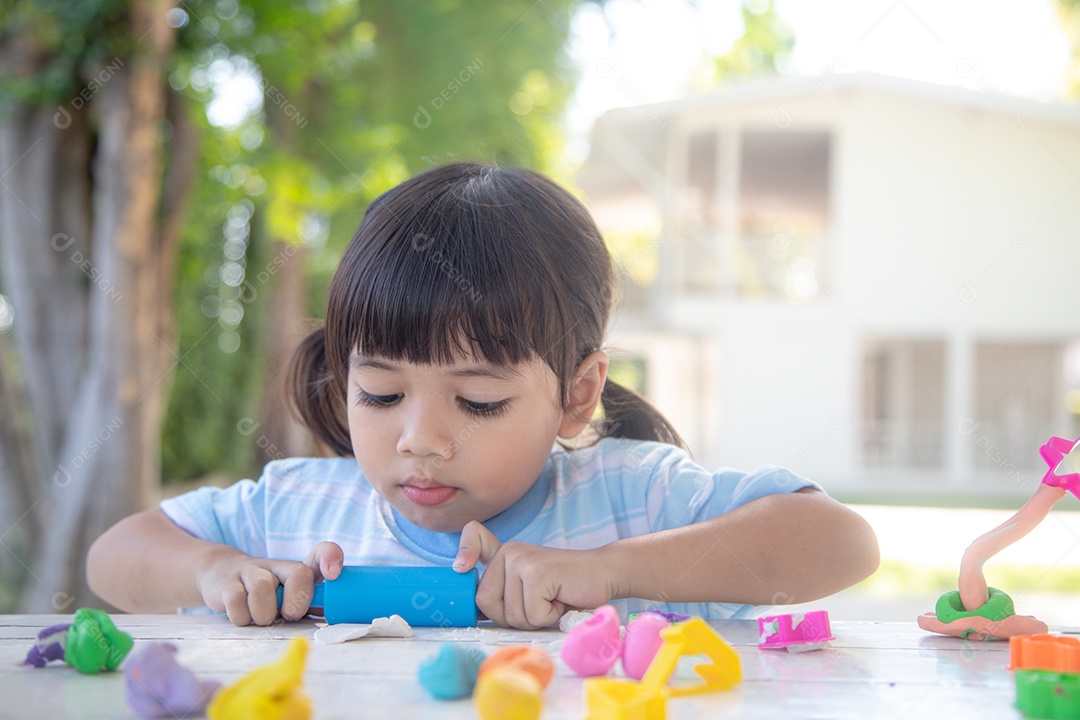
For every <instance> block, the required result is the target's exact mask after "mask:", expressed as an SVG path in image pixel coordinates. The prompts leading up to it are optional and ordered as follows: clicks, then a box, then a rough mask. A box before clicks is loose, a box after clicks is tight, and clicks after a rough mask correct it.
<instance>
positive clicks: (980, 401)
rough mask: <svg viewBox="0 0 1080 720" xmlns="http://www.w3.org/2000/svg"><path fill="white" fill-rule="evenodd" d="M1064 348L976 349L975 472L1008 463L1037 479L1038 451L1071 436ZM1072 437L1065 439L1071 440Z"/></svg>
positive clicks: (986, 345)
mask: <svg viewBox="0 0 1080 720" xmlns="http://www.w3.org/2000/svg"><path fill="white" fill-rule="evenodd" d="M1065 379H1066V378H1065V345H1064V344H1063V343H1052V342H1050V343H1024V342H980V343H976V345H975V418H974V419H975V421H976V422H977V423H978V426H977V427H978V432H977V433H976V435H977V436H978V437H980V438H981V439H982V441H981V443H980V447H985V448H990V447H991V446H992V447H993V448H994V452H976V453H975V468H976V469H978V470H997V469H1000V468H1001V467H1002V465H1003V464H1005V463H1009V464H1011V465H1013V466H1015V467H1017V468H1019V469H1022V470H1027V471H1031V472H1033V473H1034V474H1035V475H1037V476H1038V477H1040V478H1041V477H1042V474H1043V472H1045V470H1046V466H1045V465H1044V464H1043V461H1042V458H1041V457H1040V456H1039V446H1041V445H1042V444H1043V443H1045V442H1046V441H1047V439H1048V438H1049V437H1050V436H1051V435H1067V434H1068V433H1069V432H1071V431H1072V430H1073V427H1072V423H1070V422H1069V418H1068V416H1067V415H1068V414H1067V412H1066V401H1065V398H1066V397H1067V394H1066V388H1065ZM1073 437H1075V436H1072V437H1070V439H1073Z"/></svg>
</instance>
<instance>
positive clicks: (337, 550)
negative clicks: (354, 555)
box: [304, 542, 345, 582]
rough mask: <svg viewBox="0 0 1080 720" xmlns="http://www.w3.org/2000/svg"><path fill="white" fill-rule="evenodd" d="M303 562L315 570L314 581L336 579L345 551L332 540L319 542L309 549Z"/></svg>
mask: <svg viewBox="0 0 1080 720" xmlns="http://www.w3.org/2000/svg"><path fill="white" fill-rule="evenodd" d="M304 564H305V565H307V566H308V567H310V568H311V569H312V570H314V571H315V582H318V581H320V580H323V579H325V580H336V579H337V576H338V575H340V574H341V567H342V565H344V564H345V553H344V551H342V549H341V546H340V545H338V544H337V543H334V542H321V543H319V544H318V545H316V546H315V547H314V548H312V549H311V552H310V553H308V556H307V560H305V561H304Z"/></svg>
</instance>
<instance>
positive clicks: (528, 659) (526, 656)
mask: <svg viewBox="0 0 1080 720" xmlns="http://www.w3.org/2000/svg"><path fill="white" fill-rule="evenodd" d="M502 668H512V669H514V670H522V671H524V672H527V673H529V674H530V675H532V676H533V677H535V678H536V679H537V680H538V681H539V682H540V687H542V688H546V687H547V686H548V685H549V684H550V683H551V679H552V678H553V677H555V662H554V661H553V660H552V659H551V656H550V655H548V654H547V653H546V652H544V651H543V650H541V649H540V648H537V647H528V646H527V645H513V646H510V647H504V648H499V649H498V650H496V651H495V652H493V653H491V654H490V655H488V656H487V659H486V660H484V662H483V663H481V664H480V670H479V672H478V673H477V677H483V676H484V673H488V672H493V671H495V670H499V669H502Z"/></svg>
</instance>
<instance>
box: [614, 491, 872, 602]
mask: <svg viewBox="0 0 1080 720" xmlns="http://www.w3.org/2000/svg"><path fill="white" fill-rule="evenodd" d="M602 550H603V552H604V553H605V554H606V555H607V556H608V562H610V563H611V566H612V569H613V573H614V576H615V578H616V579H617V581H618V587H617V589H616V591H615V597H616V598H624V597H634V598H643V599H647V600H653V601H657V602H732V603H748V604H752V605H784V604H791V603H801V602H809V601H811V600H817V599H819V598H823V597H825V596H827V595H831V594H833V593H835V592H839V591H840V590H843V589H844V588H847V587H850V586H851V585H854V584H855V583H857V582H859V581H860V580H863V579H865V578H867V577H869V576H870V575H871V574H872V573H873V572H874V571H875V570H876V569H877V567H878V562H879V559H880V558H879V554H878V544H877V537H876V536H875V535H874V531H873V529H871V527H870V525H869V523H867V522H866V520H864V519H863V518H862V517H861V516H860V515H859V514H858V513H856V512H854V511H853V510H850V509H849V508H847V507H845V506H843V505H841V504H840V503H838V502H836V501H835V500H833V499H832V498H830V497H829V496H828V495H825V494H824V493H821V492H818V491H816V490H813V489H811V488H804V489H802V490H800V491H798V492H794V493H785V494H777V495H769V496H766V497H763V498H760V499H758V500H755V501H753V502H750V503H747V504H746V505H743V506H741V507H738V508H736V509H735V510H732V511H731V512H728V513H725V514H723V515H720V516H719V517H715V518H712V519H710V520H705V521H703V522H699V523H695V524H693V525H688V526H686V527H682V528H675V529H672V530H664V531H662V532H657V533H652V534H649V535H642V536H639V537H633V538H626V539H623V540H619V541H617V542H614V543H612V544H611V545H608V546H606V547H605V548H603V549H602Z"/></svg>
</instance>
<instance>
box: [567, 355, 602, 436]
mask: <svg viewBox="0 0 1080 720" xmlns="http://www.w3.org/2000/svg"><path fill="white" fill-rule="evenodd" d="M608 362H609V360H608V354H607V353H606V352H604V351H603V350H597V351H595V352H593V353H590V354H589V355H588V356H587V357H586V358H585V359H584V360H582V361H581V364H580V365H578V368H577V371H576V372H575V373H574V379H573V381H572V382H571V384H570V403H569V405H567V407H566V410H565V411H564V412H563V419H562V424H561V425H559V433H558V434H559V437H561V438H562V439H563V440H572V439H573V438H576V437H577V436H578V435H580V434H581V431H582V430H584V429H585V428H586V427H588V425H589V420H591V419H592V416H593V413H594V412H596V406H597V405H599V404H600V393H601V392H603V390H604V383H605V382H607V371H608Z"/></svg>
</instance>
